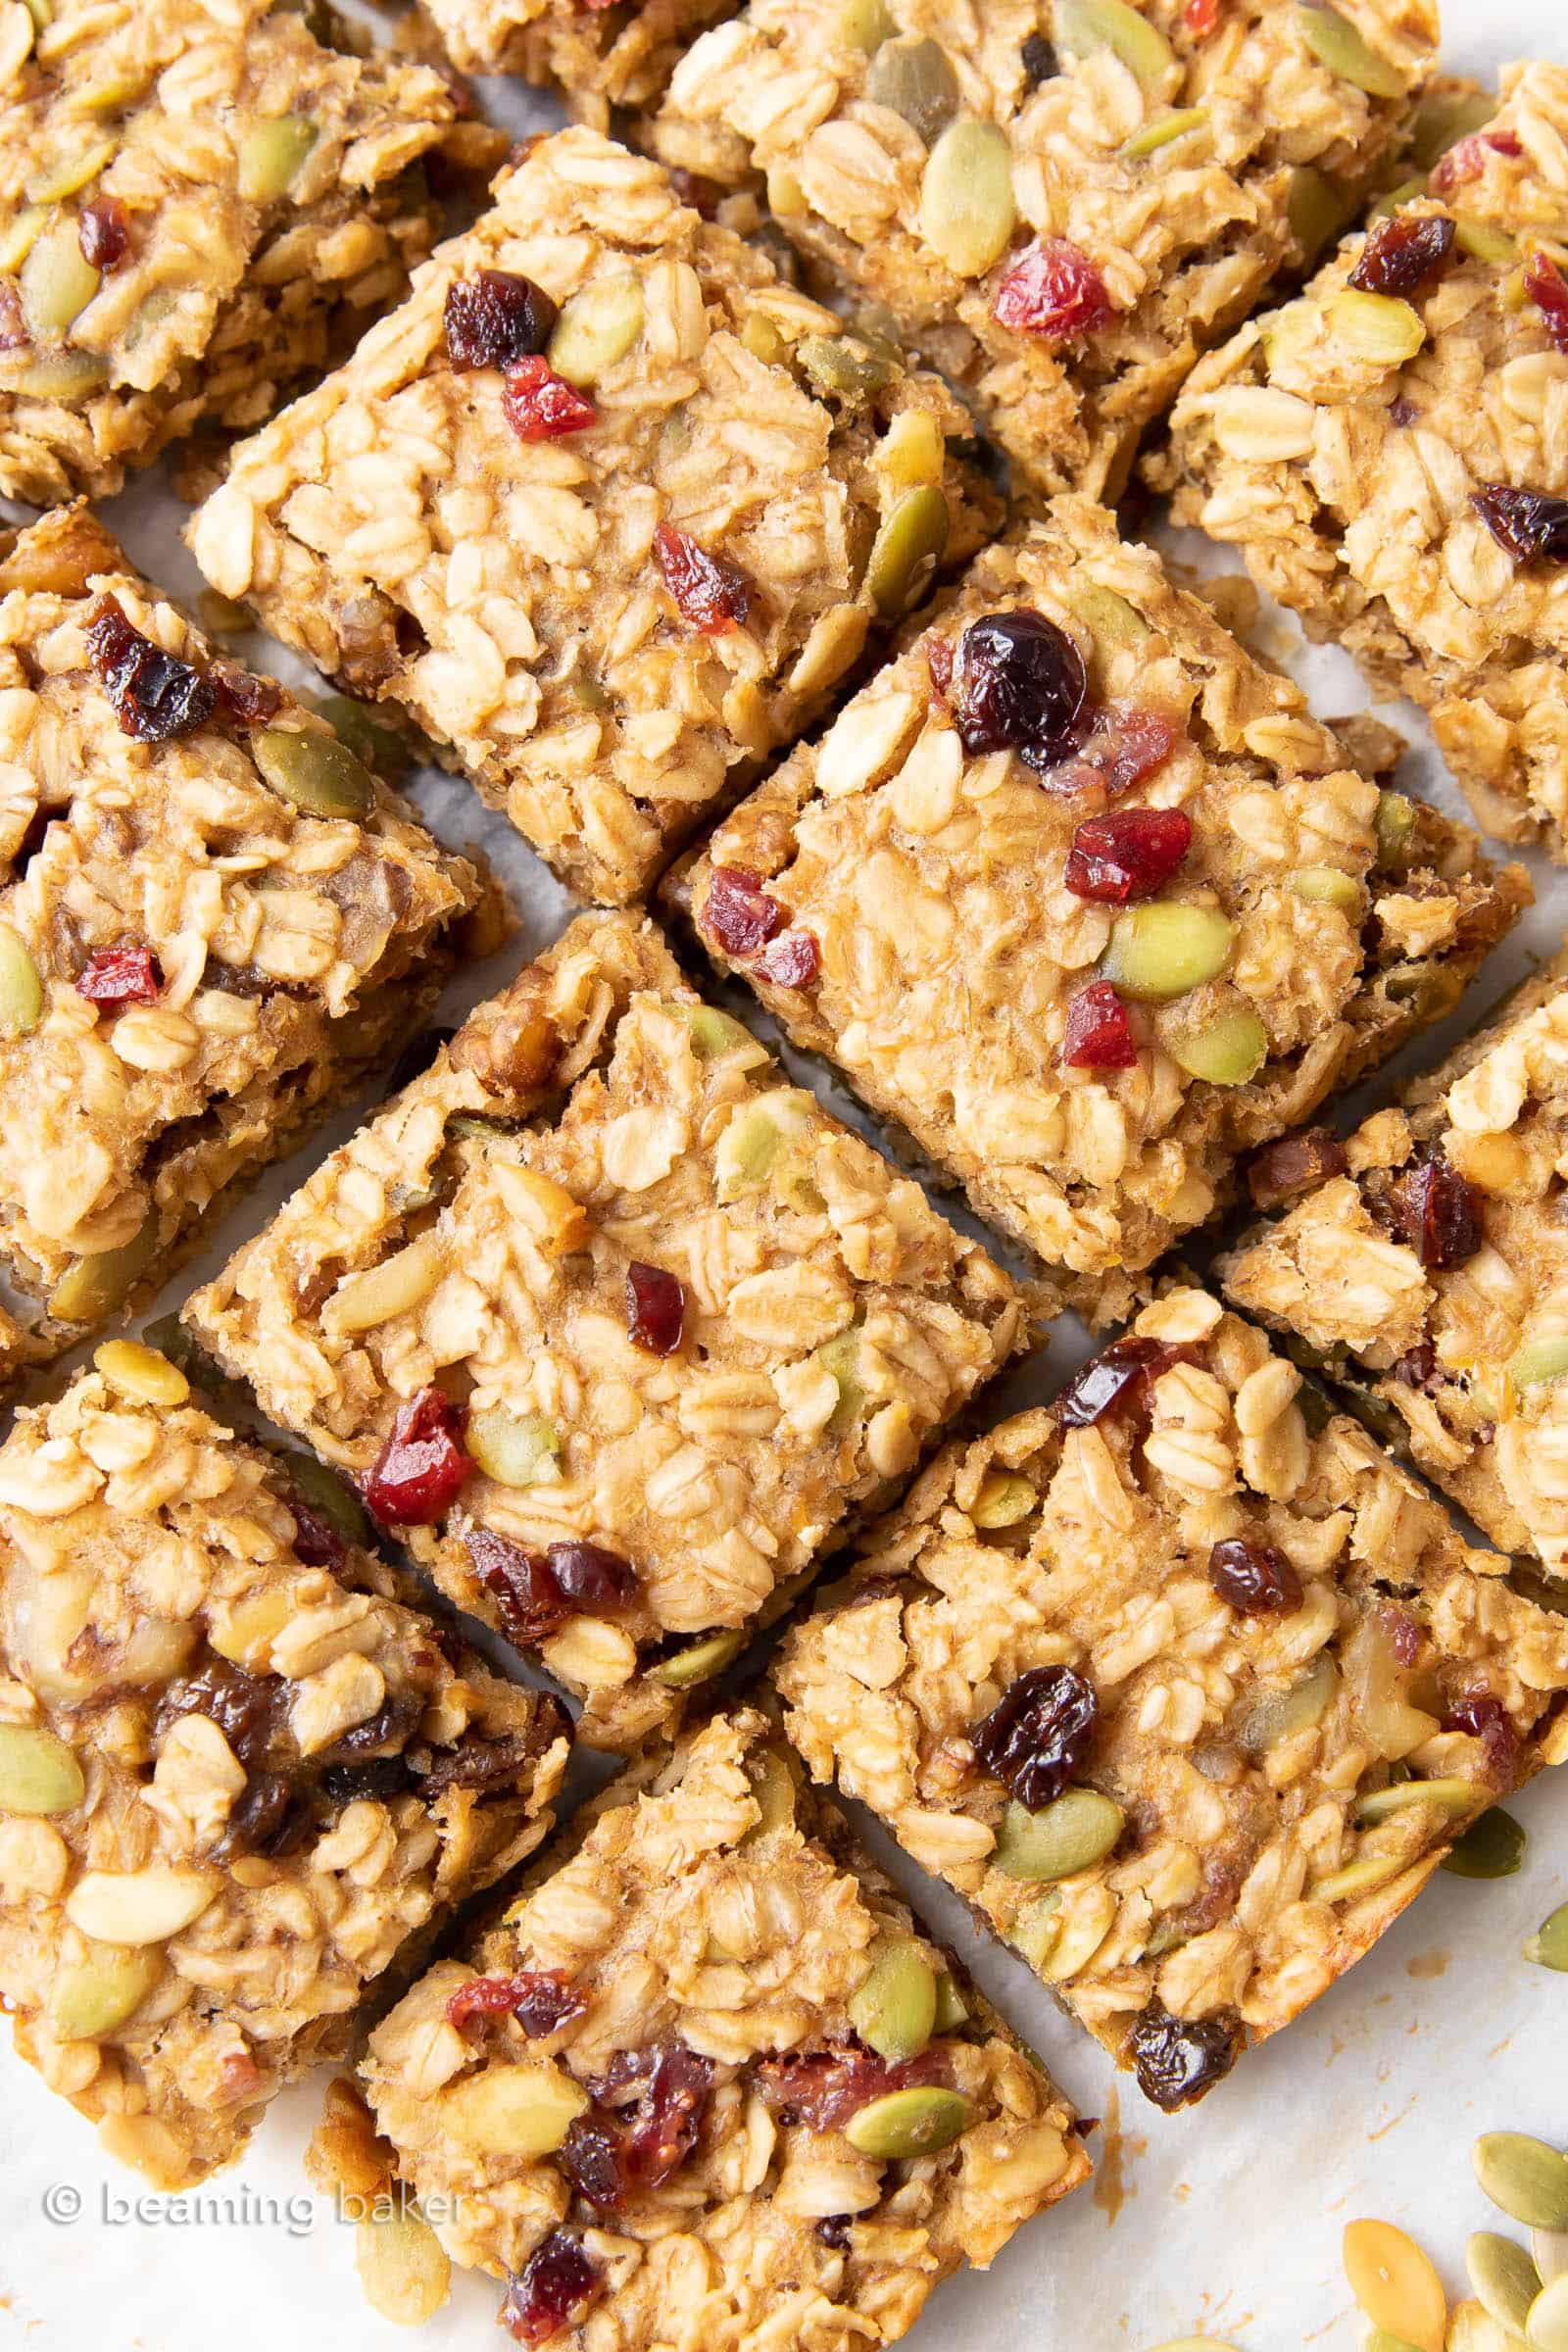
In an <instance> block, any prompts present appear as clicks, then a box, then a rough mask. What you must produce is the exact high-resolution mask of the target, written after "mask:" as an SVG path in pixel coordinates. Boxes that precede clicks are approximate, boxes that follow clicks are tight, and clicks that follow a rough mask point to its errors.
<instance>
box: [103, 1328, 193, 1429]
mask: <svg viewBox="0 0 1568 2352" xmlns="http://www.w3.org/2000/svg"><path fill="white" fill-rule="evenodd" d="M92 1360H93V1362H94V1363H95V1364H96V1365H97V1367H98V1369H99V1371H100V1372H101V1373H102V1374H103V1376H104V1378H105V1380H107V1381H108V1382H109V1384H110V1386H111V1388H116V1389H119V1391H120V1392H121V1395H122V1396H123V1397H136V1398H137V1399H138V1400H139V1401H140V1402H141V1403H143V1404H160V1405H163V1406H164V1407H166V1409H168V1410H171V1411H172V1409H173V1407H174V1406H175V1405H178V1404H183V1403H184V1401H185V1399H186V1397H188V1396H189V1395H190V1382H189V1381H188V1380H187V1379H186V1378H185V1375H184V1373H183V1372H182V1371H181V1370H180V1368H179V1366H178V1365H177V1364H172V1363H171V1362H170V1360H169V1358H168V1356H167V1355H161V1354H160V1353H159V1351H158V1349H157V1348H144V1347H143V1346H142V1344H141V1342H140V1340H105V1342H104V1344H103V1346H102V1347H101V1348H98V1349H97V1350H96V1351H95V1352H94V1355H93V1359H92Z"/></svg>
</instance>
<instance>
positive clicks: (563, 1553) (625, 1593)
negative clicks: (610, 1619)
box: [545, 1536, 640, 1616]
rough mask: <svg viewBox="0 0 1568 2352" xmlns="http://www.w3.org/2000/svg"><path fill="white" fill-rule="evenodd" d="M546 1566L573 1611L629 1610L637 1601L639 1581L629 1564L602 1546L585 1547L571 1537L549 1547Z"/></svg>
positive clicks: (634, 1570) (587, 1545)
mask: <svg viewBox="0 0 1568 2352" xmlns="http://www.w3.org/2000/svg"><path fill="white" fill-rule="evenodd" d="M545 1565H546V1566H547V1567H548V1569H549V1570H550V1573H551V1575H552V1576H553V1577H554V1578H555V1580H556V1584H557V1586H558V1587H559V1588H560V1590H561V1592H563V1593H564V1594H565V1596H566V1598H567V1600H568V1601H569V1602H570V1603H571V1605H572V1607H573V1608H574V1609H590V1610H592V1611H593V1613H594V1614H595V1615H596V1616H597V1615H598V1614H599V1612H600V1611H601V1610H602V1609H624V1608H629V1607H630V1605H631V1603H632V1602H633V1601H634V1600H635V1599H636V1597H637V1592H638V1586H639V1581H640V1580H639V1578H638V1575H637V1571H636V1569H635V1568H634V1567H633V1566H632V1564H631V1562H630V1560H626V1559H622V1557H621V1555H620V1553H619V1552H618V1551H609V1550H607V1549H606V1547H605V1545H604V1544H585V1543H583V1542H582V1541H581V1539H580V1538H578V1537H576V1536H570V1537H567V1538H566V1539H565V1541H564V1543H560V1544H551V1545H550V1547H549V1549H548V1550H547V1551H546V1553H545Z"/></svg>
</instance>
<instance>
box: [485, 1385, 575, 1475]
mask: <svg viewBox="0 0 1568 2352" xmlns="http://www.w3.org/2000/svg"><path fill="white" fill-rule="evenodd" d="M465 1443H466V1446H467V1448H468V1451H469V1452H470V1453H471V1454H472V1456H473V1458H474V1460H475V1461H476V1462H477V1463H478V1465H479V1467H480V1469H481V1470H482V1471H483V1472H484V1474H485V1476H486V1478H493V1479H495V1480H496V1481H497V1482H498V1484H499V1485H501V1486H503V1487H542V1486H553V1485H555V1484H556V1483H557V1481H559V1479H560V1477H561V1432H560V1430H559V1429H558V1428H557V1427H556V1425H555V1423H554V1422H553V1421H552V1420H551V1419H550V1417H549V1415H548V1414H547V1413H513V1412H509V1411H508V1410H507V1407H506V1406H505V1405H504V1404H492V1405H488V1406H486V1408H485V1410H484V1411H483V1412H480V1413H470V1414H469V1416H468V1427H467V1433H466V1439H465Z"/></svg>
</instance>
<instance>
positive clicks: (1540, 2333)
mask: <svg viewBox="0 0 1568 2352" xmlns="http://www.w3.org/2000/svg"><path fill="white" fill-rule="evenodd" d="M1525 2342H1526V2343H1527V2344H1528V2345H1529V2346H1530V2352H1568V2278H1554V2279H1553V2280H1552V2281H1551V2284H1550V2285H1549V2286H1544V2287H1543V2288H1542V2290H1541V2292H1540V2294H1539V2295H1538V2296H1537V2297H1536V2299H1535V2301H1534V2302H1533V2303H1532V2304H1531V2306H1530V2316H1529V2318H1528V2319H1527V2320H1526V2322H1525Z"/></svg>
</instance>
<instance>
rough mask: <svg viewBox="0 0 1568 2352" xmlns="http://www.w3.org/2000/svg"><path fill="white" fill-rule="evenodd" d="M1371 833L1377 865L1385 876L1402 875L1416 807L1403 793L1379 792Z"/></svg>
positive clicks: (1413, 829) (1407, 854)
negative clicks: (1374, 834)
mask: <svg viewBox="0 0 1568 2352" xmlns="http://www.w3.org/2000/svg"><path fill="white" fill-rule="evenodd" d="M1374 830H1375V832H1376V835H1377V844H1378V864H1379V865H1380V866H1382V867H1383V868H1384V870H1385V871H1386V872H1388V873H1394V874H1397V873H1402V872H1403V870H1404V865H1405V861H1406V859H1407V858H1408V856H1409V852H1410V837H1411V835H1412V834H1413V833H1414V831H1415V804H1414V803H1413V802H1412V801H1411V800H1409V799H1408V797H1407V796H1406V795H1405V794H1404V793H1402V792H1380V793H1379V794H1378V806H1377V814H1376V817H1375V818H1374Z"/></svg>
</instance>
